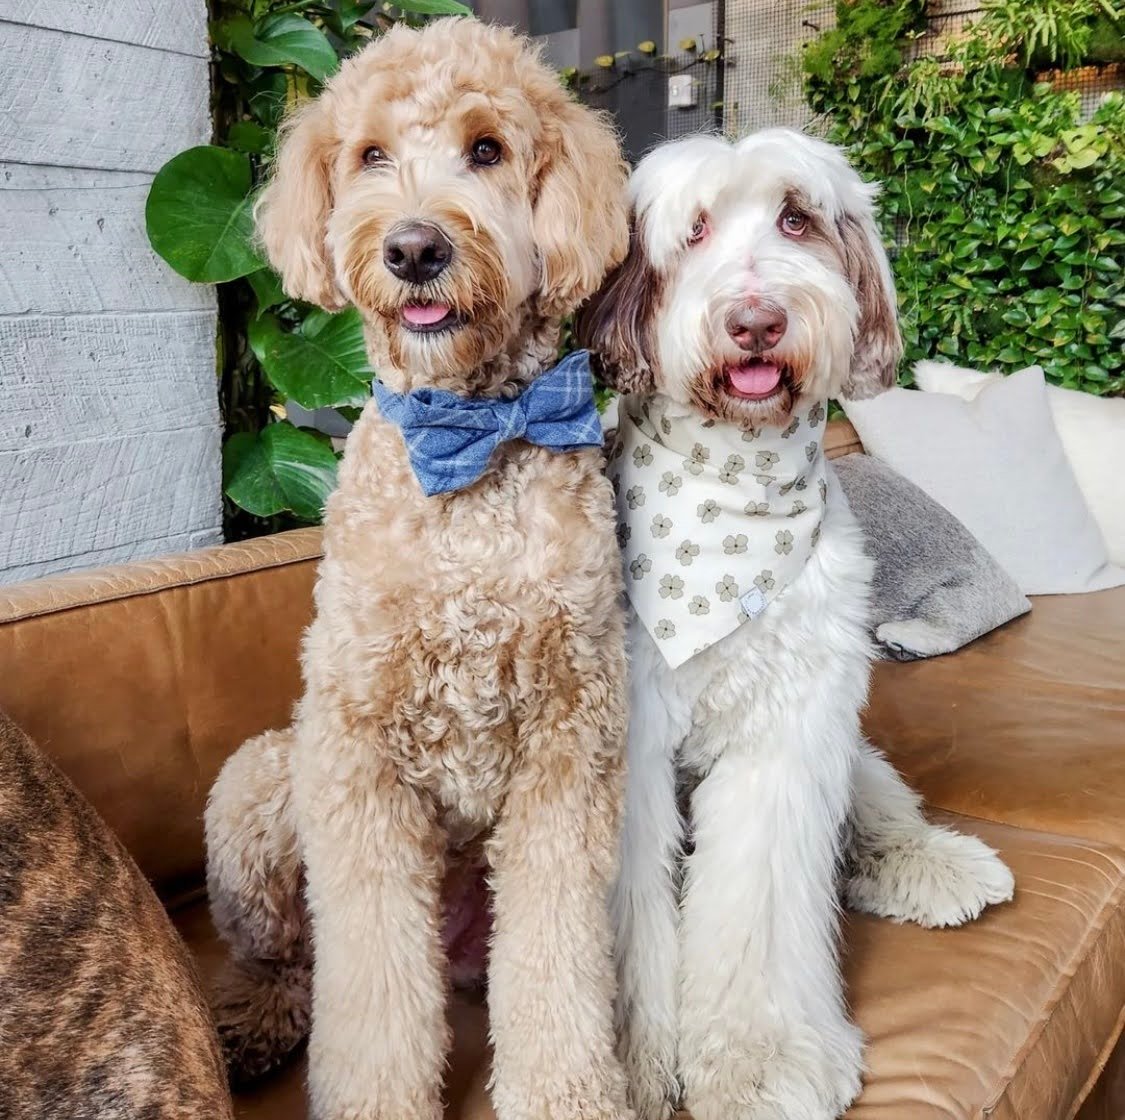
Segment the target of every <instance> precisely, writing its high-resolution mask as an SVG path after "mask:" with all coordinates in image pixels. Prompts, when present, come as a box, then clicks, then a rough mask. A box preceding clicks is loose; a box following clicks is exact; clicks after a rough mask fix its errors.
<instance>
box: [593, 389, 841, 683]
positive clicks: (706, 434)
mask: <svg viewBox="0 0 1125 1120" xmlns="http://www.w3.org/2000/svg"><path fill="white" fill-rule="evenodd" d="M618 415H619V423H618V428H617V435H616V439H615V441H614V443H613V446H612V447H611V449H610V453H609V466H608V474H609V477H610V479H611V480H612V481H613V487H614V492H615V493H616V495H617V512H618V540H619V542H620V544H621V548H622V551H623V553H624V559H625V589H626V594H627V595H628V596H629V600H630V602H631V603H632V605H633V609H634V610H635V611H636V612H637V615H638V616H639V618H640V620H641V622H642V623H643V624H644V626H645V629H647V630H648V632H649V633H650V634H651V635H652V637H653V638H654V640H655V641H656V645H657V648H658V649H659V650H660V651H661V653H662V654H663V655H664V659H665V660H666V661H667V662H668V664H669V665H670V666H671V667H672V668H673V669H675V668H677V667H679V666H680V665H682V664H683V663H684V662H685V661H687V660H689V659H690V658H692V657H694V656H695V655H696V654H697V653H700V652H702V651H703V650H704V649H706V648H707V647H708V646H710V645H714V643H715V642H718V641H721V640H722V639H723V638H725V637H726V636H727V635H728V634H729V633H731V632H732V631H733V630H735V629H736V628H737V627H739V626H741V625H742V624H743V623H744V622H747V621H748V620H749V619H751V618H756V617H757V616H758V615H759V614H761V613H762V611H764V610H765V609H766V608H767V607H768V606H769V604H770V603H771V602H772V601H773V600H774V599H775V598H777V596H778V595H780V594H781V593H782V592H783V591H784V590H785V588H786V587H787V586H788V585H789V584H790V583H792V581H793V580H794V579H796V577H797V576H798V575H799V574H800V572H801V570H802V569H803V568H804V566H805V563H806V561H807V560H808V558H809V556H811V555H812V551H813V549H814V548H815V547H816V542H817V539H818V538H819V536H820V523H821V520H822V519H823V517H824V508H825V500H826V498H827V494H828V487H827V483H826V481H825V467H824V453H823V448H822V441H823V438H824V428H825V416H826V407H825V403H824V402H817V403H816V404H814V405H812V406H811V407H810V406H802V408H801V411H800V412H799V413H795V414H794V415H793V418H792V419H791V421H790V423H789V425H788V426H787V427H785V428H784V429H779V428H761V429H751V430H749V431H745V430H743V429H741V428H738V427H736V426H735V425H733V424H725V423H722V422H719V421H716V420H708V419H704V418H703V417H701V416H700V415H699V414H698V413H696V412H695V411H694V410H693V409H691V408H689V407H687V406H686V405H680V404H677V403H676V402H674V401H672V400H670V399H669V398H667V397H665V396H662V395H660V394H652V395H648V396H644V397H623V398H622V399H621V403H620V406H619V414H618Z"/></svg>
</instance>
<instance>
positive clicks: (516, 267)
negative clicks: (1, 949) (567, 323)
mask: <svg viewBox="0 0 1125 1120" xmlns="http://www.w3.org/2000/svg"><path fill="white" fill-rule="evenodd" d="M624 177H625V168H624V166H623V164H622V162H621V159H620V155H619V152H618V148H617V143H616V139H615V136H614V134H613V132H612V130H611V128H610V127H609V126H608V125H607V124H606V123H604V122H603V120H602V119H600V118H599V117H598V116H597V115H595V114H594V113H593V112H591V111H589V110H587V109H585V108H583V107H581V106H580V105H578V104H576V103H575V102H574V101H572V100H571V99H570V98H569V96H568V95H567V94H566V92H565V91H564V90H563V88H562V87H561V86H560V83H559V80H558V77H557V75H556V74H554V73H553V72H552V71H551V70H550V69H548V68H547V67H546V66H545V65H544V64H543V63H541V62H540V61H539V59H538V57H537V54H536V53H535V51H534V49H533V48H531V47H530V45H529V44H528V43H527V41H526V40H523V39H520V38H518V37H516V36H515V35H513V34H512V33H510V32H508V31H506V30H502V29H500V28H496V27H488V26H485V25H482V24H479V23H475V22H472V21H470V20H442V21H439V22H435V23H432V24H430V25H429V26H428V27H427V28H426V29H425V30H423V31H416V30H409V29H406V28H403V27H396V28H395V29H394V30H392V31H390V32H389V33H388V34H387V35H385V36H384V37H383V38H381V39H379V40H378V41H376V42H375V43H374V44H372V45H371V46H369V47H368V48H367V49H366V50H364V51H363V52H362V53H361V54H359V55H358V56H356V57H355V58H353V59H352V60H351V61H349V62H347V63H345V64H344V66H343V67H342V69H341V70H340V72H339V74H338V75H337V76H336V77H334V78H333V79H332V80H331V81H330V82H329V83H328V85H327V86H326V88H325V90H324V92H323V93H322V94H321V95H320V96H319V97H318V98H317V99H316V100H315V101H313V102H311V103H309V104H307V105H306V106H305V107H304V108H302V109H301V110H300V111H299V112H298V113H297V114H296V115H295V116H293V117H292V118H291V119H290V120H289V121H288V123H287V124H286V126H285V128H284V130H283V138H282V141H281V146H280V150H279V154H278V158H277V164H276V169H275V172H274V176H273V178H272V180H271V182H270V185H269V186H268V188H267V189H266V191H265V193H264V195H263V197H262V200H261V203H260V205H259V208H258V213H257V217H258V223H259V228H260V230H261V234H262V239H263V242H264V244H265V247H266V249H267V251H268V254H269V258H270V261H271V263H272V264H273V265H274V267H275V268H276V269H277V270H278V271H279V272H280V273H281V275H282V277H283V279H284V282H285V288H286V291H287V292H288V293H289V294H290V295H291V296H295V297H299V298H301V299H305V300H311V301H312V302H314V303H317V304H319V305H320V306H321V307H325V308H336V307H340V306H343V305H344V304H346V303H353V304H354V305H355V306H356V307H358V308H359V310H360V312H361V313H362V315H363V318H364V321H365V324H366V331H367V339H368V349H369V352H370V357H371V360H372V363H373V364H374V366H375V368H377V369H378V371H379V374H380V376H381V378H382V380H383V382H384V384H385V385H387V386H388V387H389V388H390V389H392V390H396V391H406V390H411V389H417V388H419V387H423V386H426V387H438V388H442V389H447V390H452V391H454V392H456V393H458V394H461V395H466V396H467V395H475V396H478V397H479V396H495V397H509V398H510V397H513V396H515V395H516V394H518V393H519V392H520V391H521V390H522V389H523V388H524V387H525V386H527V385H528V384H529V383H530V382H532V381H533V380H534V379H535V378H536V377H537V375H539V374H540V373H541V372H542V371H543V370H544V369H547V368H548V367H550V366H552V365H553V363H554V360H555V353H556V346H557V342H558V338H559V327H560V320H561V318H562V316H564V315H566V314H567V313H569V312H570V311H572V310H573V309H574V308H575V306H576V305H577V304H578V303H579V302H581V301H582V300H583V299H585V298H586V297H587V296H588V295H590V293H592V292H593V291H594V289H595V288H596V287H597V286H598V284H599V282H600V281H601V279H602V277H603V275H604V273H605V272H606V271H607V270H608V269H609V268H610V267H611V266H613V265H615V264H616V263H618V262H619V261H620V259H621V258H622V257H623V256H624V253H625V250H626V243H627V236H628V234H627V222H626V214H625V211H624V203H623V195H624ZM601 465H602V455H601V449H600V447H599V448H587V449H584V450H579V451H558V450H544V449H542V448H540V447H537V446H533V445H532V444H529V443H526V442H523V441H522V440H516V441H513V442H509V443H505V444H502V445H501V447H500V448H499V450H498V451H497V452H496V453H495V455H494V456H493V458H492V460H491V462H490V464H489V468H488V470H487V472H486V473H485V475H484V476H483V477H482V478H481V479H480V480H479V481H478V482H476V483H475V484H473V485H472V486H470V487H469V488H467V489H463V490H460V491H457V492H454V493H449V494H444V495H439V496H436V497H429V498H427V497H425V496H424V495H423V493H422V491H421V489H420V488H419V483H418V481H417V480H416V478H415V477H414V475H413V474H412V471H411V465H410V463H409V461H408V457H407V454H406V450H405V445H404V441H403V437H402V434H401V432H400V430H399V429H398V428H396V427H395V426H393V425H392V424H391V423H389V422H388V421H387V420H386V419H385V418H384V417H383V415H382V414H381V413H380V411H379V409H378V408H377V407H376V405H375V404H374V402H372V403H371V404H369V405H368V407H367V408H366V409H365V411H364V413H363V415H362V417H361V419H360V420H359V422H358V424H357V425H356V428H355V430H354V432H353V433H352V435H351V437H350V438H349V441H348V446H347V453H346V456H345V458H344V462H343V465H342V467H341V471H340V482H339V489H338V490H337V492H336V493H335V494H334V495H333V496H332V498H331V499H330V501H329V503H328V508H327V511H326V515H325V535H324V548H325V556H324V560H323V563H322V565H321V569H320V577H319V582H318V584H317V588H316V611H317V613H316V619H315V621H314V622H313V624H312V626H311V628H310V630H309V632H308V634H307V636H306V640H305V644H304V655H303V664H304V674H305V695H304V698H303V699H302V701H301V702H300V704H299V706H298V711H297V714H296V719H295V723H294V727H293V729H292V731H291V732H283V733H279V734H271V735H268V736H264V737H261V738H259V739H257V740H252V741H251V742H250V743H247V744H246V745H245V746H244V747H243V748H242V749H241V750H240V751H239V752H238V753H237V754H236V755H235V756H234V757H233V758H232V759H231V760H230V762H229V764H228V766H227V767H226V769H225V770H224V772H223V774H222V775H221V776H220V778H219V780H218V782H217V783H216V786H215V789H214V790H213V792H212V799H211V803H210V806H209V809H208V813H207V837H208V848H209V864H210V866H209V885H210V890H211V898H212V906H213V911H214V915H215V919H216V924H217V925H218V926H219V928H220V931H221V932H222V934H223V936H224V937H225V939H226V940H227V941H228V943H229V944H230V946H231V950H232V962H231V971H230V974H229V976H228V986H227V988H226V990H225V992H224V993H223V994H222V995H221V997H220V1001H219V1002H220V1007H219V1013H220V1018H221V1020H222V1026H223V1029H224V1032H225V1034H226V1041H227V1044H228V1050H229V1052H230V1053H231V1054H232V1055H233V1058H234V1061H235V1064H236V1066H240V1067H241V1071H242V1072H254V1071H255V1070H260V1069H262V1068H264V1067H267V1066H268V1065H269V1064H271V1063H272V1062H273V1061H275V1060H276V1058H277V1057H278V1055H279V1054H280V1053H282V1052H283V1051H284V1050H285V1049H287V1048H289V1047H291V1046H292V1045H294V1044H295V1043H296V1042H297V1041H298V1040H299V1038H300V1037H301V1035H302V1034H303V1032H304V1029H305V1026H306V1019H307V1016H308V1014H309V1012H308V1007H307V1004H306V1002H305V1001H306V995H305V990H306V976H305V970H306V969H307V967H308V942H309V932H310V931H309V930H308V929H307V928H306V917H305V914H304V913H303V906H304V905H307V909H308V925H310V926H311V935H312V940H313V941H314V942H315V954H314V956H315V961H314V963H313V966H312V967H313V975H312V993H313V999H312V1012H311V1040H310V1062H309V1088H310V1093H311V1097H312V1104H313V1112H314V1115H315V1116H316V1117H318V1118H319V1120H375V1118H377V1117H378V1118H380V1120H436V1118H437V1117H438V1116H440V1114H441V1108H442V1104H441V1100H442V1073H443V1064H444V1061H445V1056H446V1050H447V1046H448V1043H449V1039H448V1037H447V1036H448V1031H447V1027H446V1018H445V1005H446V995H447V987H448V978H447V969H446V963H445V955H444V952H443V946H442V930H441V924H442V923H441V893H442V883H443V871H444V868H445V865H446V862H447V853H448V852H449V851H450V850H457V849H461V848H464V847H465V845H466V844H469V843H470V842H471V841H474V840H476V839H477V838H485V843H484V850H485V852H486V854H487V858H488V861H489V865H490V883H491V888H492V892H493V916H494V923H495V928H494V932H493V939H492V944H491V959H490V963H489V1004H490V1014H491V1029H492V1036H493V1042H494V1048H495V1062H494V1071H493V1101H494V1104H495V1107H496V1110H497V1112H498V1114H499V1115H500V1116H501V1117H502V1118H505V1120H516V1118H524V1117H527V1118H531V1117H534V1118H543V1120H546V1118H547V1117H558V1116H562V1115H565V1116H568V1117H582V1118H599V1120H600V1118H609V1117H615V1118H619V1117H624V1116H627V1115H628V1112H627V1108H626V1105H625V1084H624V1079H623V1075H622V1073H621V1071H620V1068H619V1066H618V1064H617V1061H616V1059H615V1057H614V1052H613V1051H614V1039H613V1020H612V1003H613V995H614V991H613V989H614V980H613V966H612V962H611V938H610V932H609V928H608V915H607V910H606V896H607V891H608V887H609V884H610V881H611V879H612V878H613V875H614V871H615V861H616V848H617V834H618V818H619V815H620V810H621V800H622V776H623V775H622V767H623V753H624V751H623V736H624V730H625V706H624V705H625V701H624V696H625V686H624V674H625V657H624V652H623V622H622V614H621V608H620V606H619V602H618V594H619V591H620V575H619V572H620V561H619V557H618V552H617V545H616V542H615V538H614V517H613V508H612V507H613V497H612V492H611V490H610V486H609V483H608V482H607V481H606V480H605V479H604V478H603V476H602V473H601ZM302 865H303V874H304V876H305V878H306V879H307V886H306V889H305V902H304V904H303V903H302V901H301V894H300V880H301V876H302ZM235 1072H236V1073H237V1072H239V1070H238V1069H236V1071H235Z"/></svg>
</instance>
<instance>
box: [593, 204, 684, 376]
mask: <svg viewBox="0 0 1125 1120" xmlns="http://www.w3.org/2000/svg"><path fill="white" fill-rule="evenodd" d="M662 290H663V282H662V279H661V277H660V275H659V273H657V272H656V270H655V269H654V268H653V267H652V264H651V263H650V261H649V259H648V255H647V254H646V253H645V248H644V236H643V233H642V231H641V230H639V229H638V228H637V227H636V225H635V224H634V226H633V228H632V230H631V231H630V234H629V252H628V254H627V255H626V257H625V260H624V261H622V262H621V264H620V265H619V266H618V267H617V268H616V269H614V271H613V272H611V273H610V274H609V276H608V277H607V278H606V282H605V283H604V284H603V285H602V287H601V289H600V290H599V291H598V293H597V294H596V295H595V296H594V298H593V299H591V300H590V302H589V303H588V304H586V306H585V307H583V308H582V310H581V311H580V312H579V313H578V318H577V320H576V322H575V336H576V338H577V341H578V345H579V346H583V347H585V348H586V349H588V350H590V351H591V353H592V354H593V355H594V359H595V367H596V368H597V370H598V373H599V375H600V376H601V379H602V380H603V381H604V382H605V383H606V384H607V385H609V386H610V387H611V388H614V389H617V390H618V391H620V392H622V393H644V392H648V391H649V390H651V389H653V388H655V379H654V373H653V370H654V366H655V355H654V353H653V346H654V340H653V327H654V320H655V316H656V313H657V310H658V309H659V306H660V299H661V294H662Z"/></svg>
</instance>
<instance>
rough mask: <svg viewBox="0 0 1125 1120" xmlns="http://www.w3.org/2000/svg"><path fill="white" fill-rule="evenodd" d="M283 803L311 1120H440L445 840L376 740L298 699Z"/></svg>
mask: <svg viewBox="0 0 1125 1120" xmlns="http://www.w3.org/2000/svg"><path fill="white" fill-rule="evenodd" d="M303 709H304V710H303V712H302V715H301V718H300V720H299V723H298V737H297V749H296V751H295V753H294V757H293V771H292V772H293V793H294V799H295V801H296V806H297V812H298V828H299V832H300V838H301V846H302V854H303V856H304V860H305V867H306V875H307V893H308V904H309V911H310V914H311V918H312V930H313V940H314V946H315V952H314V968H313V1010H312V1034H311V1038H310V1041H309V1094H310V1097H311V1103H312V1109H311V1114H312V1116H313V1117H315V1118H316V1120H439V1118H440V1116H441V1111H442V1108H441V1089H442V1074H443V1070H444V1064H445V1055H446V1051H447V1050H448V1046H449V1037H448V1027H447V1025H446V1018H445V1002H446V981H445V973H444V968H445V966H444V955H443V952H442V946H441V933H440V930H441V914H440V890H441V876H442V864H443V859H444V851H443V841H442V837H441V834H440V831H439V829H438V828H437V827H436V825H435V822H434V818H433V810H432V806H431V805H430V804H429V802H428V801H427V800H426V799H425V798H423V797H422V796H421V795H420V794H419V793H418V791H417V790H414V789H411V788H410V787H408V786H406V785H404V784H403V783H402V782H401V781H400V779H399V778H398V775H397V774H395V773H394V771H393V770H392V768H391V767H390V766H389V765H388V763H387V762H386V760H385V757H383V756H382V755H381V754H380V742H379V735H378V731H377V729H370V731H369V732H368V731H365V730H361V729H363V728H364V726H365V725H364V724H362V723H359V722H358V721H357V720H354V719H352V720H349V719H345V718H344V713H342V712H341V711H339V710H338V709H337V708H335V707H334V706H333V704H332V703H331V702H327V703H325V702H322V703H320V704H319V705H314V704H313V703H310V701H309V699H308V698H306V700H305V702H304V705H303Z"/></svg>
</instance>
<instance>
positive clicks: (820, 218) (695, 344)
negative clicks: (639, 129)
mask: <svg viewBox="0 0 1125 1120" xmlns="http://www.w3.org/2000/svg"><path fill="white" fill-rule="evenodd" d="M630 192H631V197H632V203H633V231H632V238H631V244H630V249H629V255H628V257H627V258H626V260H625V262H624V263H623V264H622V265H621V267H620V268H619V269H617V271H616V272H615V273H614V274H613V275H612V276H611V277H610V278H609V279H608V281H607V282H606V284H605V285H604V286H603V288H602V290H601V291H600V292H599V293H598V295H597V296H596V297H595V298H594V300H593V301H591V303H590V304H589V305H588V307H587V308H586V309H585V311H584V313H583V314H582V316H581V319H580V322H579V337H580V340H581V341H582V343H583V345H586V346H588V347H589V348H590V349H591V350H593V351H594V353H595V354H596V355H597V356H598V358H599V360H600V363H601V367H602V370H603V373H604V375H605V377H606V379H607V380H608V381H609V382H610V383H611V384H615V385H616V386H617V387H618V388H620V389H622V390H623V391H626V392H644V391H647V390H649V389H653V388H657V389H659V390H660V391H661V392H663V393H665V394H667V395H668V396H669V397H672V398H673V399H675V400H677V401H680V402H682V403H685V404H691V405H694V406H695V407H697V408H698V409H699V410H701V411H702V412H704V413H705V414H707V415H708V416H712V417H716V418H718V419H722V420H727V421H731V422H734V423H737V424H739V425H742V426H750V427H761V426H765V425H783V424H784V423H785V422H786V418H787V417H788V415H789V413H790V412H791V411H792V410H793V409H794V407H795V406H796V405H797V403H798V402H799V401H801V400H814V399H815V400H819V399H823V398H824V397H826V396H834V395H837V394H841V395H843V396H846V397H864V396H871V395H873V394H875V393H877V392H879V391H881V390H882V389H883V388H885V387H887V386H889V385H891V384H893V382H894V377H895V367H896V365H897V363H898V360H899V357H900V356H901V353H902V343H901V340H900V337H899V333H898V325H897V319H896V313H895V298H894V286H893V281H892V279H891V271H890V266H889V264H888V261H887V257H886V253H885V252H884V250H883V246H882V242H881V241H880V238H879V233H878V231H877V229H876V227H875V222H874V219H873V216H872V203H873V201H874V198H875V196H876V193H877V187H875V186H873V185H871V184H867V183H864V182H863V181H862V180H861V179H860V177H859V176H858V175H857V174H856V172H855V171H854V170H853V169H852V168H851V166H850V165H849V164H848V162H847V160H846V159H845V158H844V156H843V155H842V154H841V153H840V152H839V151H838V150H837V149H836V148H834V147H832V146H831V145H830V144H827V143H825V142H824V141H821V140H817V139H814V138H813V137H810V136H805V135H802V134H801V133H798V132H793V131H791V130H789V129H771V130H768V131H765V132H759V133H756V134H755V135H752V136H749V137H747V138H746V139H744V140H742V141H740V142H739V143H737V144H730V143H728V142H727V141H725V140H722V139H720V138H719V137H715V136H694V137H690V138H688V139H686V140H680V141H676V142H674V143H671V144H666V145H664V146H663V147H660V148H657V149H656V150H655V151H653V152H652V153H651V154H649V155H648V156H646V157H645V158H644V159H643V160H642V161H641V163H640V164H639V166H638V167H637V169H636V171H635V173H634V175H633V178H632V181H631V184H630Z"/></svg>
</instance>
